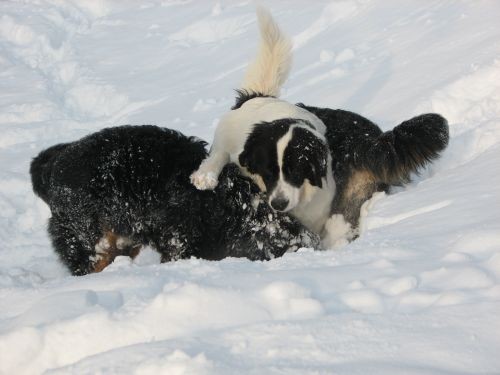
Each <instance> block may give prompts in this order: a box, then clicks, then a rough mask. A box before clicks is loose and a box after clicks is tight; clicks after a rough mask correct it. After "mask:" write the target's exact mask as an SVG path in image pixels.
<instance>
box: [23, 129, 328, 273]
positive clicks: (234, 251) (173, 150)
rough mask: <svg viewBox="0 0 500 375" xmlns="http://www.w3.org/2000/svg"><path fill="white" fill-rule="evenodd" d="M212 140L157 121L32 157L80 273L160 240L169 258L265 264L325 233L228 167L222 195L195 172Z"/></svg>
mask: <svg viewBox="0 0 500 375" xmlns="http://www.w3.org/2000/svg"><path fill="white" fill-rule="evenodd" d="M205 146H206V143H205V142H203V141H201V140H198V139H196V138H193V137H186V136H184V135H182V134H181V133H179V132H177V131H174V130H170V129H163V128H159V127H156V126H148V125H145V126H122V127H115V128H108V129H104V130H102V131H100V132H97V133H94V134H91V135H89V136H87V137H85V138H83V139H81V140H79V141H76V142H72V143H66V144H59V145H56V146H53V147H50V148H49V149H47V150H45V151H43V152H41V153H40V154H39V155H38V156H37V157H36V158H35V159H34V160H33V162H32V163H31V170H30V173H31V178H32V184H33V190H34V191H35V193H36V194H37V195H38V196H40V197H41V198H42V199H43V200H44V201H45V202H46V203H47V204H48V205H49V206H50V209H51V212H52V217H51V218H50V221H49V228H48V230H49V234H50V237H51V239H52V244H53V246H54V248H55V250H56V252H57V253H58V254H59V256H60V259H61V260H62V261H63V262H64V264H65V265H66V266H67V267H68V268H69V269H70V271H71V272H72V274H74V275H84V274H87V273H90V272H99V271H101V270H102V269H103V268H104V267H106V266H107V265H108V264H110V263H111V262H112V261H113V259H114V258H115V257H116V256H117V255H128V256H130V257H134V256H136V255H137V254H138V252H139V251H140V248H141V247H142V246H143V245H150V246H152V247H153V248H154V249H156V250H157V251H158V252H159V253H160V254H161V258H162V261H170V260H175V259H181V258H188V257H191V256H195V257H200V258H205V259H211V260H218V259H222V258H224V257H228V256H233V257H247V258H249V259H251V260H265V259H270V258H274V257H279V256H282V255H283V254H284V253H285V252H287V251H294V250H297V249H298V248H300V247H317V246H318V245H319V238H318V236H317V235H315V234H313V233H312V232H310V231H308V230H307V229H305V228H304V227H303V226H302V225H301V224H300V223H299V222H298V221H296V220H295V219H293V218H290V217H289V216H288V215H286V214H283V213H280V212H274V211H273V210H272V209H271V208H269V206H268V205H267V203H266V202H265V200H263V199H261V196H260V193H259V189H258V187H257V186H255V185H254V184H253V183H252V182H251V181H250V180H249V179H247V178H245V177H243V176H241V175H240V172H239V170H238V168H237V167H235V166H234V165H228V166H227V167H226V168H225V169H224V171H223V174H222V175H221V178H220V183H219V186H218V187H217V189H215V191H199V190H197V189H195V188H194V187H193V186H192V185H191V184H190V182H189V176H190V174H191V173H192V172H193V171H194V170H195V169H196V168H197V167H198V166H199V164H200V162H201V161H202V160H203V159H204V158H205V157H206V156H207V152H206V150H205Z"/></svg>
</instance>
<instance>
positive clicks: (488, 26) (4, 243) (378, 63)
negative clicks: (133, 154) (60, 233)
mask: <svg viewBox="0 0 500 375" xmlns="http://www.w3.org/2000/svg"><path fill="white" fill-rule="evenodd" d="M265 3H266V4H268V6H269V7H270V8H271V11H272V12H273V14H274V16H275V18H276V19H277V21H278V22H279V23H280V24H281V25H282V26H283V29H284V30H285V31H286V32H287V33H289V34H290V35H292V36H293V39H294V44H295V49H294V53H295V61H294V67H293V70H292V76H291V78H290V80H289V82H288V83H287V84H286V88H285V90H284V92H283V97H284V98H286V99H288V100H290V101H292V102H298V101H302V102H305V103H307V104H311V105H317V106H329V107H334V108H343V109H349V110H354V111H357V112H359V113H361V114H363V115H365V116H367V117H369V118H371V119H373V120H375V121H377V122H378V123H379V124H380V125H381V127H382V128H384V129H389V128H391V127H393V126H394V125H396V124H398V123H399V122H401V121H403V120H405V119H407V118H409V117H411V116H413V115H416V114H418V113H421V112H426V111H435V112H439V113H441V114H443V115H444V116H445V117H447V118H448V119H449V122H450V131H451V137H452V138H451V142H450V146H449V148H448V150H447V151H446V152H445V154H444V156H443V157H442V159H440V160H439V161H438V162H436V163H435V164H434V165H433V166H432V167H430V168H429V169H428V170H426V171H424V172H423V173H422V175H421V176H419V177H416V178H415V181H414V182H413V183H412V184H410V185H409V186H406V187H404V188H399V189H396V191H395V192H394V193H393V194H391V195H384V194H379V195H377V196H376V197H375V198H374V199H372V201H371V202H370V205H369V207H368V209H367V212H366V213H365V214H366V217H365V219H364V221H363V233H362V235H361V237H360V238H359V239H358V240H356V241H355V242H353V243H351V244H350V245H348V246H346V247H344V248H343V249H341V250H336V251H323V252H317V251H316V252H315V251H312V250H311V249H304V250H301V251H300V252H298V253H295V254H287V255H286V256H285V257H283V258H280V259H275V260H272V261H269V262H250V261H247V260H244V259H226V260H224V261H221V262H208V261H202V260H196V259H191V260H183V261H178V262H174V263H169V264H158V257H157V256H156V254H155V253H154V252H153V251H152V250H147V251H145V252H144V253H143V254H141V256H140V257H139V258H138V259H137V260H136V261H135V262H133V263H131V262H130V261H129V260H128V259H125V258H119V259H117V260H116V261H115V263H114V264H112V265H111V266H110V267H109V268H108V269H106V270H105V271H104V272H102V273H100V274H95V275H88V276H85V277H71V276H69V274H68V272H67V271H65V270H64V269H63V267H62V266H61V264H60V263H59V262H58V261H57V259H56V257H55V255H54V253H53V252H52V250H51V247H50V243H49V240H48V237H47V234H46V230H45V226H46V220H47V218H48V217H49V215H50V212H49V210H48V208H47V207H46V206H45V204H44V203H43V202H42V201H41V200H39V199H37V198H35V196H34V195H33V193H32V191H31V185H30V181H29V176H28V167H29V162H30V159H31V158H32V157H33V156H35V155H36V154H37V153H38V152H39V151H40V150H42V149H43V148H45V147H47V146H50V145H52V144H55V143H58V142H62V141H68V140H74V139H77V138H80V137H81V136H83V135H86V134H88V133H90V132H93V131H95V130H97V129H101V128H103V127H106V126H112V125H119V124H125V123H133V124H146V123H153V124H158V125H163V126H167V127H170V128H175V129H179V130H181V131H183V132H184V133H186V134H194V135H197V136H200V137H202V138H205V139H207V140H211V138H212V132H213V129H214V126H215V124H216V122H217V118H218V117H219V116H220V115H221V114H222V113H224V112H225V111H226V110H227V109H228V108H229V107H230V106H231V104H232V102H233V97H234V95H233V92H232V89H233V88H236V87H237V86H238V84H239V82H240V80H241V79H242V78H243V71H244V67H245V65H246V63H247V61H248V60H249V59H250V58H251V57H252V56H253V54H254V53H255V50H256V45H257V39H258V38H257V30H256V25H255V15H254V6H253V4H252V3H251V2H247V1H241V2H237V1H218V2H212V1H189V0H185V1H183V0H163V1H153V0H148V1H144V2H141V3H138V2H134V1H115V2H101V1H97V0H94V1H90V0H85V1H83V0H82V1H77V0H72V1H71V0H68V1H62V0H38V1H3V2H0V88H1V89H0V126H1V128H0V131H1V132H0V241H1V245H0V373H1V374H38V373H43V372H47V373H50V374H67V373H78V374H96V373H102V374H128V373H131V374H132V373H133V374H162V373H164V374H203V373H207V374H234V373H252V374H271V373H272V374H282V373H287V374H288V373H293V374H309V373H310V374H332V373H335V374H384V375H385V374H482V373H488V374H493V373H495V374H500V356H499V355H498V354H499V353H500V335H499V332H500V314H499V312H500V210H499V208H500V188H499V186H500V176H499V173H498V168H499V166H500V42H499V41H500V27H499V26H498V18H499V15H500V3H499V2H496V1H493V0H492V1H465V0H463V1H434V2H431V1H418V0H414V1H410V0H405V1H396V0H391V1H375V0H372V1H370V0H359V1H355V0H346V1H335V2H326V1H306V0H301V1H298V0H297V1H286V2H285V1H270V2H265ZM495 171H496V172H495Z"/></svg>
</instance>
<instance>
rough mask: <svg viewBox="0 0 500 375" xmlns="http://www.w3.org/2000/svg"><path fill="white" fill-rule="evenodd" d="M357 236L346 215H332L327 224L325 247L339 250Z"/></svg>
mask: <svg viewBox="0 0 500 375" xmlns="http://www.w3.org/2000/svg"><path fill="white" fill-rule="evenodd" d="M355 235H356V233H355V231H354V230H353V229H352V228H351V224H350V223H348V222H346V221H345V219H344V215H341V214H336V215H332V216H331V217H330V218H329V219H328V220H327V221H326V223H325V228H324V234H323V236H322V239H323V247H324V248H325V249H338V248H340V247H343V246H345V245H347V244H348V243H349V241H351V240H352V239H353V238H354V236H355Z"/></svg>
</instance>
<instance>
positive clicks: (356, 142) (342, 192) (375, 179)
mask: <svg viewBox="0 0 500 375" xmlns="http://www.w3.org/2000/svg"><path fill="white" fill-rule="evenodd" d="M298 105H299V106H300V107H302V108H305V109H307V110H308V111H310V112H312V113H314V114H315V115H316V116H318V117H319V118H320V119H321V120H322V121H323V122H324V124H325V125H326V128H327V130H326V134H325V136H326V139H327V141H328V146H329V148H330V153H331V155H332V169H333V176H334V178H335V183H336V188H337V191H336V196H335V198H334V201H333V204H332V214H336V213H340V214H343V215H344V217H345V219H346V220H347V221H348V222H350V223H351V224H352V226H353V227H356V226H357V225H358V221H359V214H360V208H361V205H362V204H363V203H364V202H365V201H366V200H367V199H369V198H370V197H371V196H372V194H373V193H374V192H376V191H384V190H387V188H388V187H389V186H390V185H401V184H403V183H407V182H409V181H410V176H411V174H413V173H418V172H419V170H420V169H421V168H422V167H424V166H425V165H426V164H428V163H429V162H431V161H432V160H434V159H436V158H437V157H439V155H440V152H441V151H443V150H444V149H445V148H446V146H447V144H448V140H449V133H448V123H447V121H446V119H444V118H443V117H442V116H440V115H438V114H434V113H428V114H424V115H420V116H416V117H414V118H412V119H410V120H408V121H405V122H403V123H401V124H400V125H398V126H396V127H395V128H394V129H392V130H390V131H387V132H382V130H381V129H380V128H379V127H378V126H377V125H376V124H374V123H373V122H371V121H370V120H368V119H366V118H364V117H362V116H360V115H358V114H356V113H353V112H349V111H343V110H339V109H337V110H334V109H329V108H318V107H311V106H306V105H304V104H298Z"/></svg>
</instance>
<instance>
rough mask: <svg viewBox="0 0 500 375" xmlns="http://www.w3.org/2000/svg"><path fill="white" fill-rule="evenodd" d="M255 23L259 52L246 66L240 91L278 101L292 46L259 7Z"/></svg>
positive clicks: (290, 61)
mask: <svg viewBox="0 0 500 375" xmlns="http://www.w3.org/2000/svg"><path fill="white" fill-rule="evenodd" d="M257 19H258V22H259V30H260V37H261V41H260V45H259V51H258V53H257V57H256V59H255V60H254V61H253V62H252V63H251V64H250V65H249V66H248V69H247V72H246V75H245V79H244V80H243V83H242V85H241V88H242V89H244V90H247V91H250V92H258V93H261V94H264V95H270V96H276V97H278V96H279V94H280V89H281V86H283V84H284V83H285V81H286V80H287V78H288V74H289V73H290V68H291V66H292V43H291V42H290V39H289V38H288V37H287V36H286V35H284V34H283V33H282V32H281V30H280V28H279V26H278V25H277V24H276V22H274V20H273V17H272V16H271V14H270V13H269V11H268V10H267V9H265V8H263V7H258V8H257Z"/></svg>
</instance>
